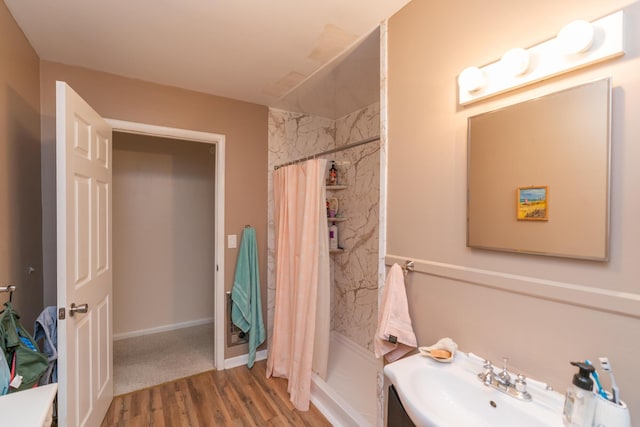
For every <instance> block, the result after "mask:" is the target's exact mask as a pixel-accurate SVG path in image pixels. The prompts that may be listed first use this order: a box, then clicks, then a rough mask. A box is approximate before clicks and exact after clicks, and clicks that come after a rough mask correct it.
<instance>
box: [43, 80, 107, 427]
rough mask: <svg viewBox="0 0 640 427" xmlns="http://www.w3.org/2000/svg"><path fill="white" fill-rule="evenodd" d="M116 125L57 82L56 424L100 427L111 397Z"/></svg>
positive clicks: (65, 85) (75, 426)
mask: <svg viewBox="0 0 640 427" xmlns="http://www.w3.org/2000/svg"><path fill="white" fill-rule="evenodd" d="M111 142H112V139H111V127H110V126H109V125H108V124H107V123H106V122H105V121H104V120H103V119H102V117H100V116H99V115H98V114H97V113H96V112H95V111H94V110H93V109H92V108H91V107H90V106H89V104H87V103H86V102H85V101H84V100H83V99H82V98H80V96H79V95H78V94H77V93H75V92H74V91H73V89H71V88H70V87H69V86H68V85H67V84H66V83H64V82H57V83H56V167H57V170H56V180H57V182H56V189H57V239H58V254H57V256H58V260H57V265H58V278H57V281H58V356H59V359H58V382H59V391H58V424H59V425H60V426H61V427H80V426H87V427H94V426H99V425H100V423H101V422H102V419H103V417H104V415H105V413H106V412H107V409H108V408H109V405H110V404H111V400H112V398H113V351H112V348H111V338H112V323H113V322H112V318H111V313H112V307H111V305H112V297H111V293H112V261H111V260H112V258H111V191H112V188H111V170H112V168H111Z"/></svg>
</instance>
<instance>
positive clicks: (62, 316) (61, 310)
mask: <svg viewBox="0 0 640 427" xmlns="http://www.w3.org/2000/svg"><path fill="white" fill-rule="evenodd" d="M65 317H67V316H66V312H65V310H64V307H62V308H59V309H58V319H59V320H64V319H65Z"/></svg>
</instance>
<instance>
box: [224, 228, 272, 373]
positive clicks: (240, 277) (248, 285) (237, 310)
mask: <svg viewBox="0 0 640 427" xmlns="http://www.w3.org/2000/svg"><path fill="white" fill-rule="evenodd" d="M231 299H232V300H233V305H232V307H231V321H232V322H233V324H234V325H236V326H237V327H238V328H240V329H241V330H242V331H243V332H245V333H247V332H248V333H249V363H248V364H247V366H248V367H249V368H251V367H253V363H254V362H255V360H256V349H257V348H258V346H259V345H260V344H262V343H263V342H264V340H265V330H264V323H263V321H262V302H261V299H260V270H259V267H258V244H257V241H256V230H255V229H253V228H251V227H246V228H245V229H244V231H243V233H242V240H241V242H240V250H239V251H238V261H237V263H236V274H235V279H234V281H233V288H232V289H231Z"/></svg>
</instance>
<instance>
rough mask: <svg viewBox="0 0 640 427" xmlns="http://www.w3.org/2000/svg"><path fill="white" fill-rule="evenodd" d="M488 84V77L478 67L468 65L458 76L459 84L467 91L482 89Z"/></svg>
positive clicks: (461, 88)
mask: <svg viewBox="0 0 640 427" xmlns="http://www.w3.org/2000/svg"><path fill="white" fill-rule="evenodd" d="M486 84H487V77H486V76H485V74H484V71H482V70H481V69H480V68H478V67H468V68H465V69H464V70H462V72H461V73H460V75H459V76H458V86H459V87H460V90H463V91H465V92H474V91H477V90H480V89H482V88H483V87H485V85H486Z"/></svg>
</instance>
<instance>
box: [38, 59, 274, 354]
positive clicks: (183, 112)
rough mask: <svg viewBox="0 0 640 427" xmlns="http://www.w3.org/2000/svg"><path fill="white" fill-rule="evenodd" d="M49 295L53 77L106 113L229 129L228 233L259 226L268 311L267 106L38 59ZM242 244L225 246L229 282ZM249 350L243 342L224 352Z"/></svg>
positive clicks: (49, 290) (49, 297)
mask: <svg viewBox="0 0 640 427" xmlns="http://www.w3.org/2000/svg"><path fill="white" fill-rule="evenodd" d="M40 68H41V74H40V76H41V78H40V90H41V106H42V107H41V109H42V162H43V164H42V174H43V176H42V183H43V215H44V221H43V246H44V265H45V270H44V272H45V301H47V302H49V303H50V302H52V301H55V276H56V274H55V252H56V244H55V214H56V211H55V160H54V159H55V150H54V141H55V81H56V80H64V81H66V82H67V83H68V84H69V85H70V86H71V87H72V88H73V89H74V90H75V91H76V92H77V93H78V94H80V96H82V97H83V98H84V99H85V100H86V101H87V102H88V103H89V104H91V105H92V106H93V108H94V109H95V110H96V111H97V112H98V113H100V114H101V115H102V116H103V117H107V118H111V119H119V120H127V121H133V122H141V123H147V124H152V125H159V126H168V127H175V128H182V129H191V130H198V131H203V132H212V133H218V134H223V135H225V136H226V156H225V157H226V158H225V162H226V174H225V175H226V176H225V180H226V193H225V194H226V200H225V221H226V224H225V229H226V234H240V233H241V231H242V228H243V227H244V225H245V224H251V225H252V226H254V227H255V228H256V233H257V236H258V254H259V257H260V265H261V266H264V267H263V268H262V269H261V272H260V276H261V277H260V280H261V284H262V287H263V295H265V296H264V297H263V299H262V302H263V313H266V294H265V290H266V279H265V277H266V246H267V242H266V236H267V233H266V227H267V181H266V179H265V174H266V165H267V113H268V112H267V108H266V107H264V106H261V105H256V104H250V103H246V102H242V101H234V100H231V99H228V98H221V97H217V96H212V95H206V94H202V93H197V92H191V91H187V90H184V89H178V88H175V87H169V86H162V85H158V84H154V83H149V82H144V81H141V80H135V79H129V78H124V77H120V76H116V75H113V74H107V73H101V72H96V71H92V70H87V69H84V68H80V67H74V66H67V65H62V64H57V63H52V62H47V61H42V62H41V64H40ZM236 258H237V249H226V250H225V289H227V290H230V289H231V286H232V282H233V274H234V269H235V263H236ZM245 352H246V347H243V346H238V347H233V348H232V349H230V350H229V349H227V351H225V356H226V357H232V356H236V355H238V354H242V353H245Z"/></svg>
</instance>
